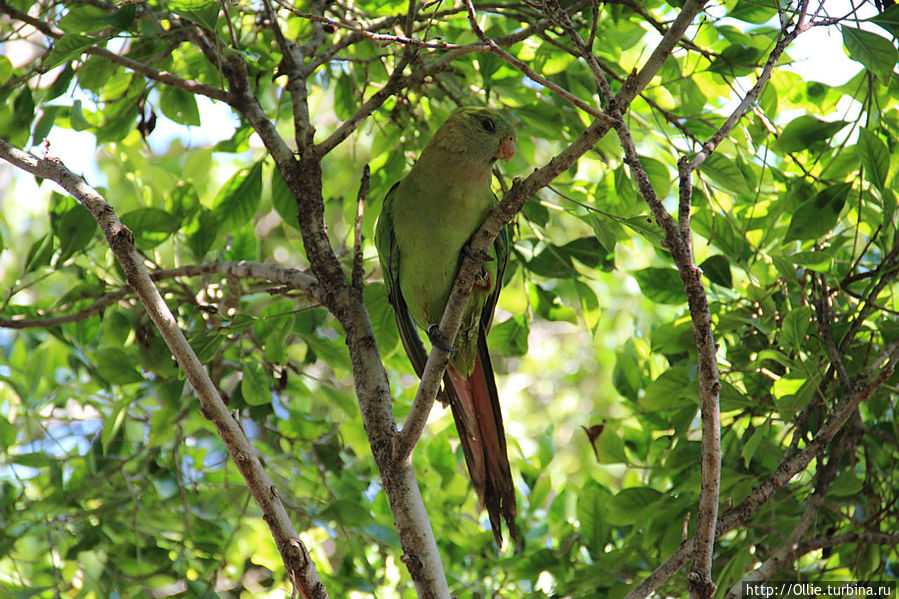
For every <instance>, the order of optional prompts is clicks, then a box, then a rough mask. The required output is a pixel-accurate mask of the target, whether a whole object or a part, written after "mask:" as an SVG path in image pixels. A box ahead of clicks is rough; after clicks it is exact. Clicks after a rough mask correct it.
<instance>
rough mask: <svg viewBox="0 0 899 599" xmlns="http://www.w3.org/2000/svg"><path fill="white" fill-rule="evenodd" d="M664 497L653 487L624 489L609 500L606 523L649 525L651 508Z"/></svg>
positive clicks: (614, 524)
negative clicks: (648, 515) (648, 516)
mask: <svg viewBox="0 0 899 599" xmlns="http://www.w3.org/2000/svg"><path fill="white" fill-rule="evenodd" d="M662 497H663V496H662V494H661V493H659V492H658V491H656V490H655V489H653V488H651V487H628V488H626V489H622V490H621V491H619V492H618V493H617V494H616V495H615V496H614V497H612V499H611V500H609V502H608V504H607V505H608V510H607V511H606V521H607V522H608V523H609V524H611V525H613V526H630V525H632V524H640V523H647V522H648V518H647V514H648V513H649V511H648V510H649V508H650V506H652V505H653V504H654V503H656V502H657V501H659V500H660V499H661V498H662Z"/></svg>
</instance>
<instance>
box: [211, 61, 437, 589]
mask: <svg viewBox="0 0 899 599" xmlns="http://www.w3.org/2000/svg"><path fill="white" fill-rule="evenodd" d="M210 50H211V49H208V48H204V52H209V51H210ZM223 71H224V73H225V75H226V77H228V80H229V83H230V87H231V90H232V93H233V94H234V96H235V100H236V102H235V106H236V107H237V109H238V110H239V111H240V112H241V114H242V115H243V116H244V118H246V119H247V120H248V121H249V122H250V124H251V125H252V126H253V129H254V130H255V131H256V133H257V134H258V135H259V137H260V139H261V140H262V142H263V144H264V145H265V147H266V149H267V150H268V151H269V154H271V156H272V158H274V160H275V164H276V166H277V168H278V170H279V172H280V173H281V176H282V177H284V181H285V182H286V183H287V187H288V189H290V191H291V193H292V194H293V195H294V197H295V198H296V200H297V206H298V211H297V219H298V223H299V226H300V233H301V235H302V238H303V247H304V248H305V250H306V256H307V258H308V259H309V264H310V266H311V268H312V272H313V273H314V274H315V276H316V278H317V279H318V281H319V282H320V284H321V289H322V296H321V301H322V303H323V304H324V305H325V307H327V308H328V310H329V311H330V312H331V313H332V314H334V316H335V317H336V318H337V320H338V321H339V322H340V324H341V326H342V327H343V329H344V331H345V333H346V341H347V347H348V348H349V352H350V359H351V361H352V364H353V381H354V385H355V389H356V397H357V398H358V400H359V408H360V411H361V413H362V421H363V424H364V426H365V432H366V434H367V435H368V440H369V445H370V446H371V449H372V455H373V457H374V460H375V464H376V465H377V467H378V472H379V473H380V475H381V481H382V482H383V484H384V489H385V491H386V493H387V498H388V500H389V502H390V509H391V512H392V513H393V519H394V524H395V526H396V530H397V534H398V535H399V538H400V543H401V545H402V548H403V553H404V556H403V562H404V563H405V564H406V567H407V568H408V570H409V574H410V576H411V578H412V580H413V582H414V583H415V587H416V589H417V591H418V594H419V597H424V598H435V599H438V598H439V599H444V598H448V597H449V587H448V585H447V582H446V574H445V572H444V569H443V563H442V561H441V559H440V554H439V552H438V551H437V542H436V540H435V538H434V533H433V531H432V529H431V523H430V520H429V519H428V515H427V511H426V510H425V507H424V502H423V500H422V498H421V491H420V490H419V488H418V483H417V481H416V478H415V471H414V469H413V468H412V462H411V460H395V459H394V453H393V445H394V444H393V440H394V436H395V435H396V418H395V417H394V414H393V406H392V403H391V397H390V386H389V384H388V381H387V373H386V371H385V370H384V366H383V364H382V362H381V356H380V353H379V352H378V344H377V341H376V340H375V334H374V329H373V328H372V324H371V318H370V317H369V315H368V312H367V311H366V309H365V304H364V302H363V301H362V294H361V293H360V292H359V290H358V289H356V288H355V287H353V286H352V285H351V284H350V282H349V281H348V280H347V278H346V275H345V274H344V272H343V267H342V266H341V264H340V262H339V261H338V260H337V256H336V255H335V254H334V250H333V249H332V248H331V244H330V241H329V238H328V233H327V227H326V225H325V218H324V200H323V198H322V169H321V156H320V155H319V154H318V152H317V151H315V150H314V149H311V148H313V146H312V135H313V134H314V131H313V130H312V129H310V130H309V133H308V136H307V139H306V144H305V145H306V147H307V151H306V152H304V153H303V154H301V155H300V158H299V160H297V159H296V158H295V157H294V155H293V152H291V151H290V148H288V147H287V145H286V144H285V143H284V140H283V139H282V138H281V137H280V135H279V134H278V132H277V130H276V128H275V126H274V124H273V123H272V122H271V121H270V120H269V119H268V117H267V116H266V115H265V112H264V111H263V109H262V107H261V106H260V105H259V102H258V100H257V99H256V97H255V96H254V95H253V94H252V92H251V91H250V85H249V81H248V79H247V69H246V65H245V63H244V62H243V59H242V58H241V57H240V56H230V57H228V59H226V61H225V63H224V65H223Z"/></svg>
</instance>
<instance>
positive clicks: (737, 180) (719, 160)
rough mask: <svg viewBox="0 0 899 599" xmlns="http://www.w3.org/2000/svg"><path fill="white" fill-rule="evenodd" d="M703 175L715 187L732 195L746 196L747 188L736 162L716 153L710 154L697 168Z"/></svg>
mask: <svg viewBox="0 0 899 599" xmlns="http://www.w3.org/2000/svg"><path fill="white" fill-rule="evenodd" d="M699 170H700V172H701V173H702V174H703V175H707V176H708V177H709V178H710V179H711V180H712V183H714V184H715V185H716V186H717V187H720V188H721V189H723V190H724V191H728V192H730V193H732V194H735V195H739V194H748V193H749V186H748V185H746V179H745V178H744V177H743V173H742V172H740V169H739V168H738V167H737V164H736V162H735V161H734V160H733V159H731V158H728V157H726V156H722V155H721V154H718V153H713V154H711V155H710V156H709V157H708V158H706V159H705V162H703V163H702V166H700V167H699Z"/></svg>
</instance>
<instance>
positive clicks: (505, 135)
mask: <svg viewBox="0 0 899 599" xmlns="http://www.w3.org/2000/svg"><path fill="white" fill-rule="evenodd" d="M516 139H517V136H516V135H515V129H514V128H513V127H512V123H511V122H510V121H509V119H508V118H507V117H506V116H505V115H503V113H502V112H500V111H498V110H493V109H491V108H481V107H477V106H466V107H464V108H459V109H458V110H456V111H455V112H453V113H452V114H451V115H450V116H449V118H448V119H446V121H445V122H444V123H443V124H442V125H441V126H440V128H439V129H438V130H437V132H436V133H434V137H433V138H432V140H431V142H430V144H429V145H432V144H433V145H436V146H438V147H440V148H442V149H443V150H449V151H451V152H460V153H463V152H464V153H466V154H468V157H470V159H472V160H475V161H477V162H482V163H483V164H484V166H487V167H490V166H492V165H493V163H494V162H495V161H496V160H497V159H500V158H502V159H504V160H508V159H510V158H512V155H513V154H515V141H516Z"/></svg>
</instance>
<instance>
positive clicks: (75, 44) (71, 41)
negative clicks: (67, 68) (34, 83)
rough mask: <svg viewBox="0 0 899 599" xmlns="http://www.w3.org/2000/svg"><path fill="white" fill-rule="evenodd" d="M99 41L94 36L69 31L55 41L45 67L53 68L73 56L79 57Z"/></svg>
mask: <svg viewBox="0 0 899 599" xmlns="http://www.w3.org/2000/svg"><path fill="white" fill-rule="evenodd" d="M97 41H98V40H96V39H94V38H92V37H87V36H84V35H78V34H75V33H67V34H65V35H63V36H62V37H61V38H59V39H57V40H56V41H55V42H54V43H53V48H52V49H51V50H50V54H49V55H48V56H47V60H46V62H45V63H44V67H45V68H47V69H52V68H53V67H55V66H58V65H61V64H62V63H64V62H68V61H69V60H72V59H73V58H77V57H78V56H80V55H81V53H82V52H84V51H85V50H87V49H88V48H90V47H91V46H93V45H95V44H96V43H97Z"/></svg>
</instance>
